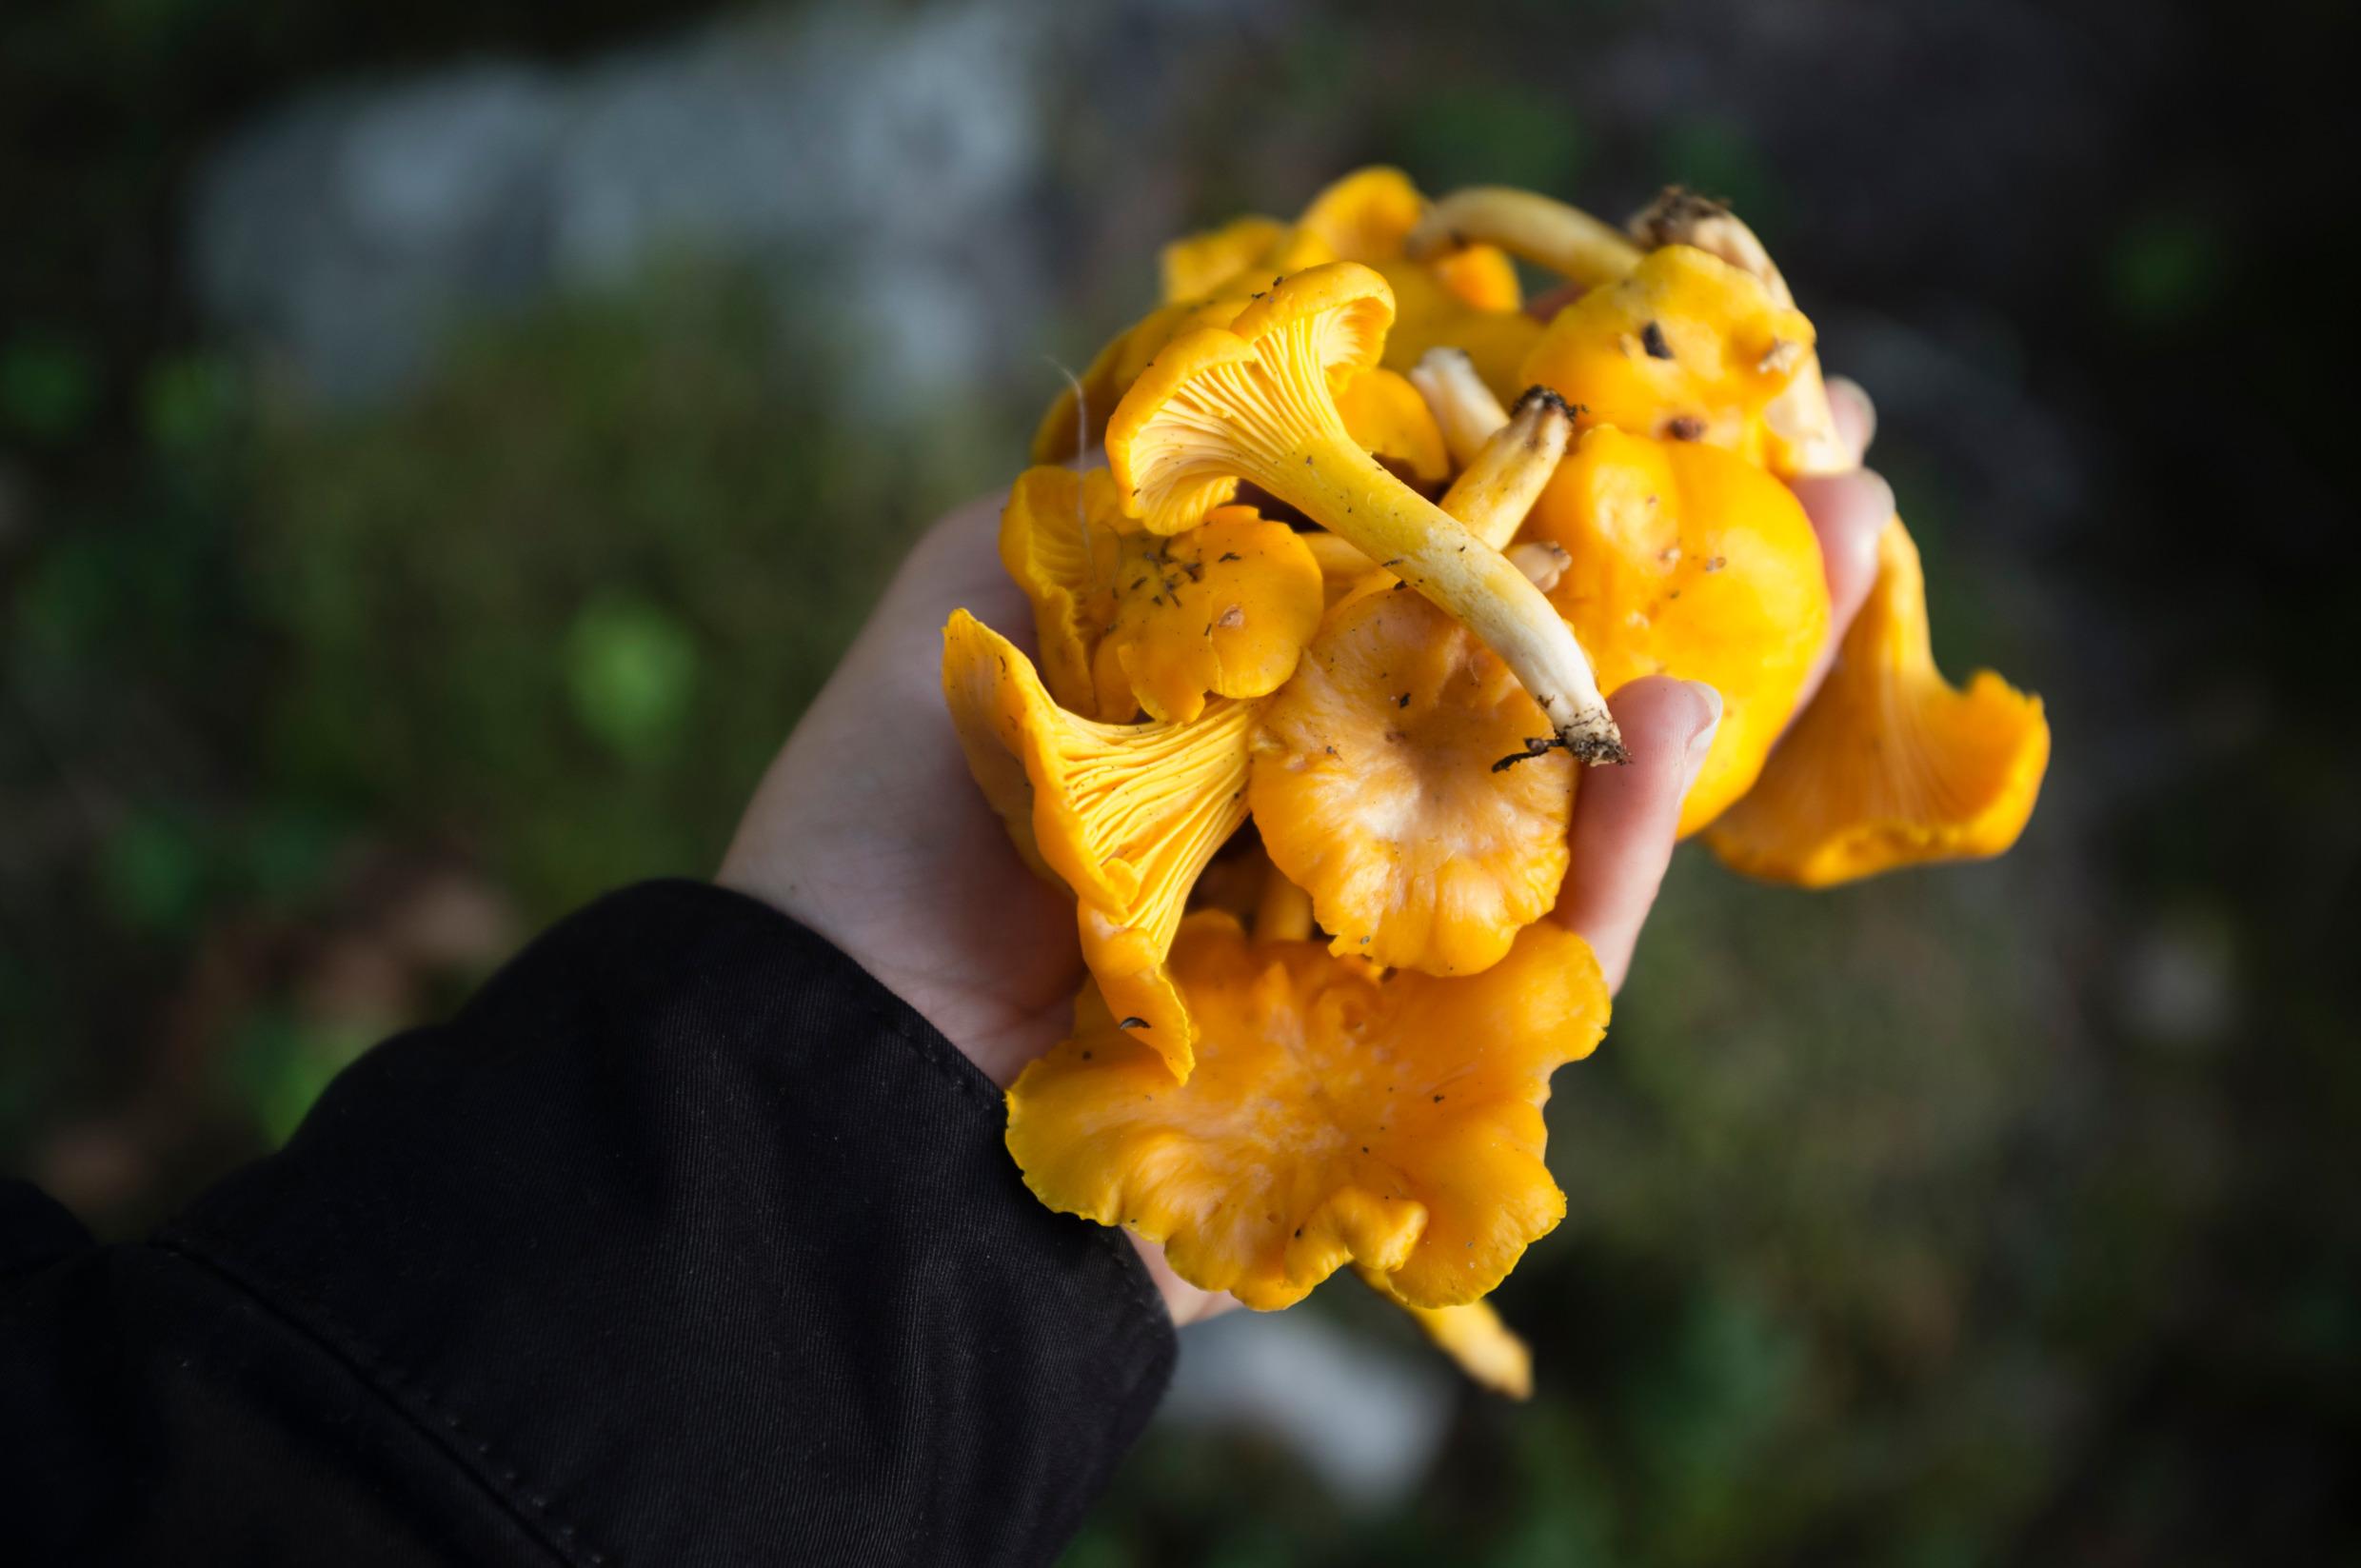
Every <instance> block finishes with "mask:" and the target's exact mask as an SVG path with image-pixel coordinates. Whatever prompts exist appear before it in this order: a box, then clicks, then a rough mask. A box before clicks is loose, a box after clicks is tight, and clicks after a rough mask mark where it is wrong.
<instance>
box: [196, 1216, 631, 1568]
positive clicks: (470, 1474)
mask: <svg viewBox="0 0 2361 1568" xmlns="http://www.w3.org/2000/svg"><path fill="white" fill-rule="evenodd" d="M151 1245H152V1246H153V1247H154V1248H155V1250H157V1251H158V1252H161V1253H164V1254H166V1255H167V1256H169V1257H173V1258H178V1259H180V1260H183V1261H184V1262H187V1263H188V1264H190V1265H192V1266H194V1267H196V1268H199V1269H202V1270H204V1271H205V1272H206V1273H208V1274H210V1275H213V1276H214V1277H216V1278H218V1279H220V1280H222V1281H223V1282H224V1283H226V1284H228V1286H230V1287H231V1288H232V1289H234V1290H236V1291H237V1292H238V1293H239V1294H240V1295H242V1296H244V1297H246V1298H247V1299H248V1300H251V1301H252V1302H253V1303H254V1304H255V1305H256V1306H258V1307H260V1308H261V1309H262V1310H263V1311H264V1312H266V1313H268V1315H269V1316H270V1317H271V1318H272V1320H275V1321H277V1322H279V1323H280V1324H282V1325H284V1326H285V1327H286V1328H287V1329H288V1331H289V1332H291V1333H293V1334H296V1335H298V1336H300V1337H301V1338H303V1339H305V1340H308V1341H309V1342H311V1343H312V1344H314V1345H317V1346H318V1347H319V1348H320V1350H321V1351H323V1352H324V1353H326V1354H327V1356H328V1357H329V1359H331V1360H334V1361H336V1362H337V1363H338V1364H340V1365H342V1366H343V1367H344V1368H345V1370H346V1371H347V1373H348V1374H350V1376H351V1377H352V1378H353V1379H354V1380H355V1381H357V1382H359V1383H360V1384H361V1385H362V1386H363V1387H365V1388H367V1389H368V1390H369V1392H370V1393H371V1394H373V1395H375V1396H376V1398H377V1400H378V1402H379V1403H381V1404H383V1405H384V1406H386V1407H387V1409H388V1410H390V1411H391V1412H392V1413H393V1414H394V1415H395V1416H396V1417H397V1418H399V1419H401V1420H402V1421H403V1422H404V1423H405V1424H406V1425H407V1426H408V1427H409V1428H410V1429H411V1430H412V1431H414V1432H416V1433H417V1434H418V1435H419V1436H420V1437H423V1438H424V1439H426V1440H427V1442H428V1443H429V1444H431V1445H432V1446H434V1447H435V1448H437V1449H439V1450H441V1451H442V1452H443V1453H444V1455H445V1456H446V1458H447V1459H449V1460H450V1461H451V1463H452V1465H453V1467H454V1468H455V1469H457V1470H458V1471H459V1472H460V1473H461V1474H462V1475H465V1476H466V1477H467V1479H469V1480H471V1481H473V1482H474V1483H475V1484H476V1485H477V1486H478V1487H479V1488H481V1489H482V1490H483V1491H484V1493H485V1494H486V1496H488V1497H489V1498H490V1499H492V1500H493V1501H494V1502H495V1503H497V1504H498V1505H499V1506H500V1508H501V1510H502V1511H503V1512H504V1513H506V1514H507V1515H508V1517H509V1518H512V1519H514V1520H515V1521H516V1523H517V1525H518V1526H519V1527H520V1528H521V1529H523V1530H524V1532H525V1533H526V1535H527V1536H529V1537H531V1538H533V1539H535V1540H537V1541H539V1542H540V1543H541V1545H542V1547H543V1549H544V1550H545V1551H546V1552H548V1553H549V1554H550V1555H551V1556H552V1557H554V1558H558V1559H559V1560H561V1561H564V1562H568V1563H574V1564H578V1565H581V1568H605V1565H606V1564H607V1563H609V1562H610V1561H611V1559H610V1558H608V1557H607V1555H606V1554H605V1552H602V1551H599V1550H596V1549H594V1548H591V1547H589V1546H587V1545H581V1544H579V1543H578V1540H577V1536H578V1532H577V1529H576V1527H575V1526H574V1525H573V1524H571V1523H568V1522H564V1521H562V1520H561V1518H560V1517H559V1516H558V1515H557V1514H555V1513H554V1512H553V1511H552V1510H551V1509H550V1508H549V1506H548V1499H546V1498H541V1497H540V1496H539V1494H537V1493H531V1492H526V1493H523V1494H522V1495H519V1494H517V1493H514V1492H511V1491H510V1487H511V1486H513V1485H515V1484H516V1480H514V1479H511V1478H517V1479H521V1472H518V1471H515V1470H508V1471H505V1472H503V1473H502V1474H501V1475H499V1476H497V1477H495V1476H493V1475H491V1474H490V1473H488V1471H487V1470H486V1469H485V1468H484V1467H483V1466H481V1465H479V1464H476V1463H474V1462H471V1460H470V1458H469V1453H468V1452H467V1451H463V1450H462V1449H461V1448H459V1447H458V1446H457V1445H458V1444H459V1443H463V1442H464V1443H466V1444H468V1445H470V1449H471V1451H472V1454H473V1457H474V1459H483V1460H488V1459H490V1458H491V1444H490V1443H489V1442H488V1441H486V1439H482V1438H479V1437H477V1436H476V1435H475V1434H474V1432H473V1431H472V1430H471V1429H470V1428H469V1426H468V1425H467V1423H466V1421H465V1420H464V1419H462V1418H461V1416H460V1414H459V1412H458V1411H457V1410H456V1409H453V1408H451V1407H450V1405H449V1404H448V1403H447V1402H446V1401H445V1400H442V1399H439V1398H438V1397H437V1396H435V1395H434V1394H433V1393H431V1392H430V1391H429V1390H428V1389H427V1387H426V1386H425V1385H424V1384H423V1383H421V1382H419V1381H418V1379H415V1378H413V1377H411V1376H410V1375H409V1374H407V1373H406V1372H404V1371H403V1370H402V1369H401V1368H400V1367H398V1366H395V1365H394V1364H393V1363H391V1362H389V1361H387V1360H386V1359H385V1358H384V1357H382V1356H380V1355H379V1354H377V1353H376V1352H375V1351H374V1350H372V1349H370V1348H369V1346H368V1344H367V1341H366V1340H363V1339H362V1337H361V1336H360V1335H358V1334H356V1333H354V1332H353V1331H352V1330H351V1329H349V1328H347V1326H345V1324H344V1323H343V1322H342V1321H340V1320H338V1319H337V1317H336V1316H335V1314H333V1313H331V1312H329V1311H327V1310H326V1309H325V1308H323V1307H322V1306H320V1304H319V1303H318V1302H316V1301H310V1300H298V1299H295V1298H296V1297H297V1293H296V1292H293V1291H286V1292H285V1295H286V1296H287V1297H288V1298H289V1299H290V1300H286V1301H283V1300H281V1299H280V1296H281V1290H280V1289H279V1288H276V1287H272V1286H270V1285H268V1284H267V1283H266V1282H265V1281H264V1280H262V1279H261V1278H260V1277H258V1276H253V1275H249V1273H248V1271H247V1270H246V1269H245V1268H244V1267H243V1266H241V1265H239V1264H237V1263H233V1262H231V1261H230V1260H228V1258H227V1257H223V1256H217V1255H216V1254H215V1252H214V1251H213V1248H212V1247H211V1245H209V1244H208V1241H207V1239H206V1237H205V1236H204V1235H202V1234H201V1233H200V1232H199V1231H197V1230H196V1229H194V1228H191V1227H188V1226H186V1225H180V1224H174V1225H171V1226H168V1227H167V1228H166V1229H165V1230H164V1231H163V1232H162V1233H160V1234H159V1235H158V1237H157V1239H156V1240H155V1241H154V1242H152V1243H151ZM225 1250H226V1249H225ZM405 1390H407V1392H408V1394H409V1396H410V1397H412V1398H415V1399H416V1400H417V1402H418V1404H419V1406H420V1407H421V1409H419V1410H413V1409H411V1408H410V1407H409V1404H408V1403H407V1400H406V1399H405V1397H404V1391H405ZM536 1501H538V1503H539V1506H535V1503H536ZM552 1531H554V1532H555V1536H556V1538H552V1537H551V1532H552Z"/></svg>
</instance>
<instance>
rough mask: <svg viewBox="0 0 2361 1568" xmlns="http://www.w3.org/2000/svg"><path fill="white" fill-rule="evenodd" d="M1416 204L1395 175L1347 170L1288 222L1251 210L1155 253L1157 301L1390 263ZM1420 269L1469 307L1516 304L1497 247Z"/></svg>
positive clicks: (1422, 208)
mask: <svg viewBox="0 0 2361 1568" xmlns="http://www.w3.org/2000/svg"><path fill="white" fill-rule="evenodd" d="M1426 208H1427V200H1426V197H1425V196H1424V195H1422V194H1420V193H1419V188H1418V187H1417V186H1416V185H1413V184H1412V183H1411V180H1410V176H1408V175H1407V174H1404V173H1403V172H1402V171H1401V170H1400V169H1387V168H1383V167H1373V168H1369V169H1356V170H1355V171H1353V172H1352V173H1350V174H1347V175H1345V176H1344V177H1343V178H1342V179H1339V180H1338V181H1337V182H1336V183H1334V184H1333V185H1330V186H1328V187H1327V188H1326V189H1323V190H1321V191H1320V192H1319V195H1317V196H1314V197H1313V198H1312V200H1311V202H1310V203H1309V205H1307V206H1306V207H1305V208H1304V209H1303V211H1302V213H1301V215H1300V216H1299V217H1298V218H1297V219H1296V221H1295V222H1294V223H1293V224H1286V223H1282V222H1280V220H1279V219H1277V218H1270V217H1263V216H1260V214H1256V215H1250V216H1247V217H1242V218H1234V219H1232V220H1231V221H1230V222H1228V223H1225V224H1222V225H1220V227H1219V228H1208V229H1203V230H1200V231H1199V232H1198V233H1195V234H1191V235H1188V236H1187V237H1185V238H1183V239H1180V240H1175V241H1174V242H1173V243H1172V244H1170V245H1167V246H1166V247H1164V250H1163V255H1162V265H1161V272H1162V279H1163V296H1164V300H1165V303H1167V304H1170V303H1173V302H1174V301H1178V300H1194V299H1202V298H1205V297H1207V296H1210V295H1214V294H1219V293H1225V292H1230V291H1233V290H1235V291H1239V292H1243V291H1244V289H1245V288H1251V287H1253V286H1254V285H1256V284H1259V283H1261V282H1263V281H1264V280H1266V279H1268V278H1270V277H1272V276H1273V275H1275V274H1280V273H1286V272H1294V271H1299V270H1300V269H1302V268H1306V267H1317V266H1319V264H1320V263H1322V262H1330V261H1357V262H1369V263H1372V264H1376V263H1381V262H1393V261H1399V260H1401V259H1402V258H1403V242H1404V241H1405V240H1406V239H1407V238H1408V237H1409V234H1410V231H1411V230H1412V229H1413V228H1417V227H1418V223H1419V219H1420V218H1421V217H1423V216H1424V215H1425V212H1426ZM1427 271H1428V272H1429V273H1430V274H1431V275H1432V276H1433V277H1434V278H1435V280H1436V281H1437V282H1438V283H1439V284H1441V285H1442V287H1443V288H1445V289H1447V290H1449V291H1450V292H1451V293H1453V294H1456V295H1458V297H1459V298H1460V299H1462V300H1464V301H1465V302H1466V303H1467V304H1469V305H1472V306H1475V307H1477V308H1479V309H1485V310H1516V309H1518V308H1520V307H1521V306H1522V304H1523V292H1522V290H1521V288H1519V286H1518V280H1517V265H1516V263H1514V262H1513V261H1511V260H1510V259H1509V257H1508V254H1507V252H1505V251H1503V250H1501V249H1499V248H1498V247H1495V246H1489V245H1472V246H1469V247H1467V248H1465V249H1462V250H1455V251H1452V252H1450V253H1449V254H1447V255H1442V256H1438V257H1437V258H1436V259H1435V260H1434V261H1433V262H1431V263H1429V264H1427Z"/></svg>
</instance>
